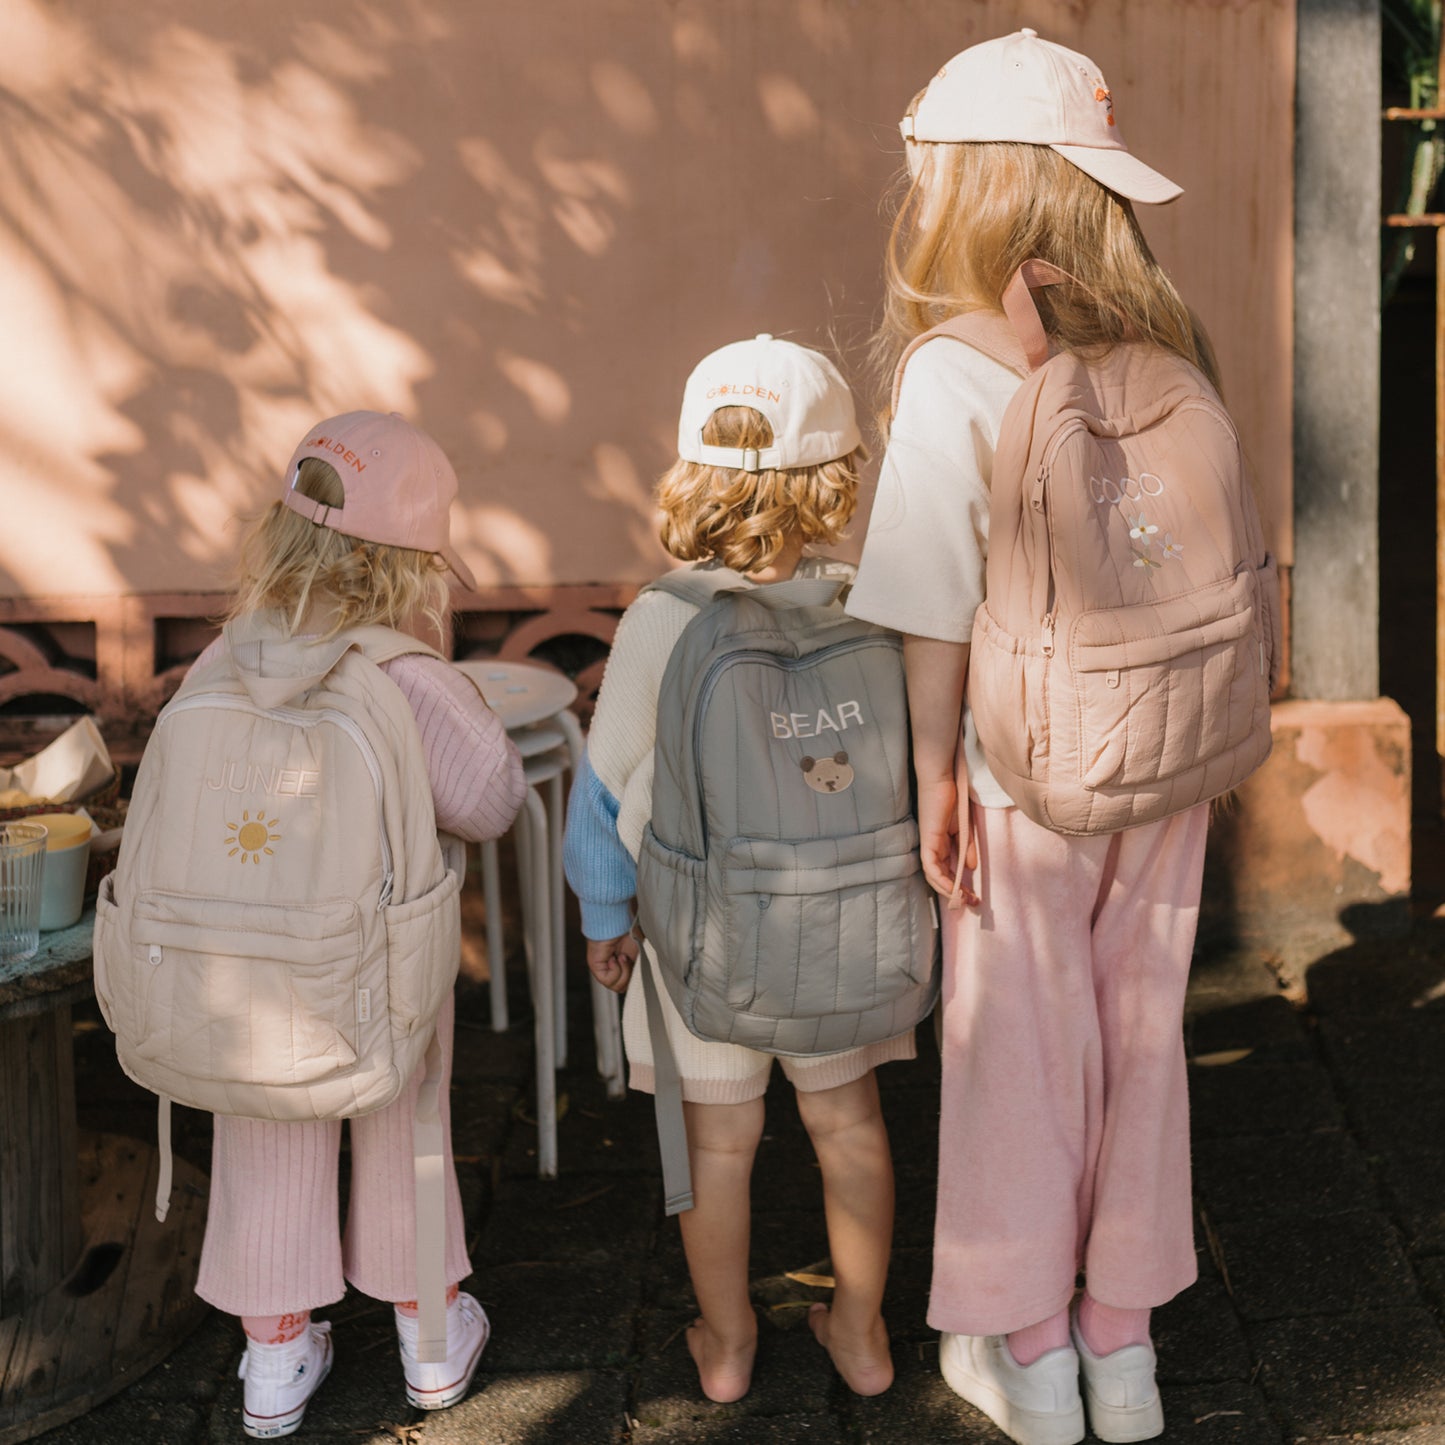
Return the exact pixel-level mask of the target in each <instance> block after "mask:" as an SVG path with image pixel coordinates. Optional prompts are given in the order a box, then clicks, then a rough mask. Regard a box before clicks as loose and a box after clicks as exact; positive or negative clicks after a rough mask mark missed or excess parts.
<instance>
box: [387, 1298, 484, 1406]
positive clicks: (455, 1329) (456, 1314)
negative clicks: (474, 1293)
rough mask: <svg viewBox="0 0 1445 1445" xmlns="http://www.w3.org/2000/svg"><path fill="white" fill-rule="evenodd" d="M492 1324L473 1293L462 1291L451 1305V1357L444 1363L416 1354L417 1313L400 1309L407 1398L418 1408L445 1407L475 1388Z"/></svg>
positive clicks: (398, 1330)
mask: <svg viewBox="0 0 1445 1445" xmlns="http://www.w3.org/2000/svg"><path fill="white" fill-rule="evenodd" d="M491 1332H492V1327H491V1325H490V1324H489V1323H488V1322H487V1314H486V1311H485V1310H484V1309H483V1308H482V1307H481V1305H479V1304H478V1303H477V1302H476V1300H474V1299H473V1298H472V1297H471V1295H469V1294H458V1295H457V1297H456V1299H454V1300H453V1301H452V1302H451V1304H449V1305H448V1306H447V1357H446V1360H445V1361H444V1362H442V1363H440V1364H437V1363H429V1362H423V1361H421V1360H418V1359H417V1357H416V1335H417V1323H416V1318H415V1316H413V1315H404V1314H402V1313H401V1311H400V1310H398V1311H397V1312H396V1338H397V1343H398V1344H399V1345H400V1346H401V1368H402V1370H403V1372H404V1373H405V1375H406V1398H407V1399H408V1400H410V1401H411V1403H412V1404H413V1405H415V1406H416V1408H417V1409H418V1410H445V1409H446V1408H447V1407H448V1406H450V1405H455V1404H456V1403H457V1401H458V1400H460V1399H462V1398H463V1396H465V1395H466V1393H467V1391H468V1390H469V1389H470V1388H471V1384H472V1376H473V1375H475V1374H476V1372H477V1364H478V1362H479V1361H480V1360H481V1358H482V1351H483V1350H484V1349H485V1348H486V1347H487V1339H488V1337H489V1336H490V1335H491Z"/></svg>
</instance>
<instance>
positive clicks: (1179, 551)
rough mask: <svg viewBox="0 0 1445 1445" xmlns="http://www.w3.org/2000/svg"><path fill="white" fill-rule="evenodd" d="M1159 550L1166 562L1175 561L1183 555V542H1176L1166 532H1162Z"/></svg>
mask: <svg viewBox="0 0 1445 1445" xmlns="http://www.w3.org/2000/svg"><path fill="white" fill-rule="evenodd" d="M1159 550H1160V551H1161V552H1162V553H1163V554H1164V560H1165V561H1166V562H1177V561H1178V560H1179V559H1180V558H1181V557H1182V556H1183V555H1184V543H1183V542H1176V541H1175V540H1174V538H1173V537H1171V536H1170V535H1169V533H1168V532H1165V534H1164V541H1163V542H1162V543H1161V544H1160V547H1159Z"/></svg>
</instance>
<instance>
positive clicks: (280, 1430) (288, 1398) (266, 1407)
mask: <svg viewBox="0 0 1445 1445" xmlns="http://www.w3.org/2000/svg"><path fill="white" fill-rule="evenodd" d="M236 1373H237V1374H238V1375H239V1376H240V1377H241V1378H242V1379H243V1380H244V1381H245V1382H246V1398H245V1403H244V1404H243V1405H242V1407H241V1428H242V1429H243V1430H244V1431H245V1432H246V1433H247V1434H248V1435H250V1436H251V1437H252V1438H254V1439H256V1440H273V1439H275V1438H276V1437H277V1436H279V1435H290V1434H292V1433H293V1432H294V1431H295V1430H296V1428H297V1427H298V1426H299V1425H300V1424H301V1417H302V1416H303V1415H304V1414H305V1413H306V1406H307V1405H308V1404H309V1403H310V1401H311V1397H312V1396H313V1395H314V1394H315V1393H316V1392H317V1390H319V1389H320V1388H321V1382H322V1381H323V1380H324V1379H325V1378H326V1377H327V1375H329V1374H330V1373H331V1321H330V1320H320V1321H313V1322H312V1323H311V1324H309V1325H308V1326H307V1327H306V1328H305V1329H304V1330H302V1331H301V1333H300V1334H299V1335H297V1336H296V1338H295V1339H294V1340H287V1341H286V1343H285V1344H284V1345H263V1344H259V1343H257V1341H255V1340H247V1341H246V1353H245V1354H244V1355H242V1356H241V1368H240V1369H239V1370H238V1371H237V1372H236Z"/></svg>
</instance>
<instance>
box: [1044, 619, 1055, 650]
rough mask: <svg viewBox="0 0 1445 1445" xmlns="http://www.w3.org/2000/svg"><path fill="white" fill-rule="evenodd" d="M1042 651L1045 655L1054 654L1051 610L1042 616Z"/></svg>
mask: <svg viewBox="0 0 1445 1445" xmlns="http://www.w3.org/2000/svg"><path fill="white" fill-rule="evenodd" d="M1043 652H1044V656H1045V657H1052V656H1053V655H1054V614H1053V613H1052V612H1050V613H1049V614H1048V615H1047V616H1046V617H1045V618H1044V646H1043Z"/></svg>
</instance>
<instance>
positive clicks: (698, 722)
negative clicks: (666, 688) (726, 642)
mask: <svg viewBox="0 0 1445 1445" xmlns="http://www.w3.org/2000/svg"><path fill="white" fill-rule="evenodd" d="M875 644H881V645H882V646H884V647H893V648H896V647H899V646H901V644H900V643H897V642H895V641H893V640H892V639H891V638H889V637H876V636H874V637H850V638H848V639H847V640H846V641H843V642H831V643H829V644H828V645H827V646H826V647H820V648H819V649H818V650H817V651H816V652H810V653H809V654H808V655H807V656H806V657H783V656H782V655H781V654H779V653H776V652H768V651H767V650H766V649H764V648H751V649H749V650H748V651H747V652H729V653H728V654H726V656H723V657H720V658H718V659H717V661H716V662H714V663H713V664H712V665H711V666H710V667H709V668H708V670H707V671H706V672H705V673H703V675H702V681H701V682H700V683H699V684H698V689H697V702H696V703H695V704H694V707H693V714H692V766H693V772H694V773H695V775H696V778H697V794H696V796H697V798H698V800H699V802H701V799H702V796H703V789H702V763H701V761H700V759H701V757H702V720H703V717H704V715H705V714H706V712H707V705H708V702H709V700H710V699H711V697H712V692H713V689H714V688H715V687H716V686H717V684H718V681H719V679H720V678H721V676H722V674H723V673H724V672H726V671H727V669H728V668H730V667H731V666H732V665H733V664H734V663H735V662H771V663H773V664H774V665H775V666H778V667H783V668H785V669H786V670H787V671H789V672H795V671H797V670H798V669H799V668H803V667H811V666H812V664H813V663H815V662H821V661H822V660H823V659H824V658H825V657H836V656H838V655H839V654H841V653H844V652H853V651H855V650H856V649H857V648H860V647H872V646H874V645H875ZM698 825H699V831H700V832H701V834H702V851H703V852H704V853H706V852H707V841H708V840H707V809H706V808H700V809H699V818H698Z"/></svg>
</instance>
